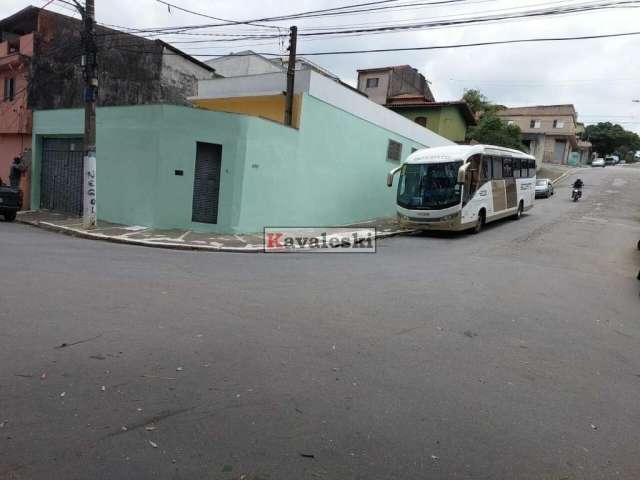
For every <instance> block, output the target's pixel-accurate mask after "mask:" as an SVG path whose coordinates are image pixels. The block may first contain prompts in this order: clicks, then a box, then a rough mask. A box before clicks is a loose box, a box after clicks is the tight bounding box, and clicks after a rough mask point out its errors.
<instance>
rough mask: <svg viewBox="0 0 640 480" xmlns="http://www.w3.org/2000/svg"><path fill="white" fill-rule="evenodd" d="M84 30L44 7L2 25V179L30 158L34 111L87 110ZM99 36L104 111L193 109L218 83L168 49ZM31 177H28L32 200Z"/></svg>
mask: <svg viewBox="0 0 640 480" xmlns="http://www.w3.org/2000/svg"><path fill="white" fill-rule="evenodd" d="M82 30H83V25H82V22H81V21H80V20H78V19H76V18H73V17H68V16H66V15H60V14H58V13H55V12H50V11H47V10H43V9H40V8H36V7H27V8H25V9H23V10H21V11H19V12H17V13H16V14H14V15H12V16H10V17H7V18H5V19H2V20H0V88H2V90H3V91H2V96H1V97H0V112H2V115H0V178H5V179H6V177H8V175H9V169H10V164H11V162H12V160H13V158H14V157H16V156H21V155H22V156H23V157H29V152H30V151H31V148H32V145H31V133H32V111H33V110H47V109H61V108H77V107H81V106H83V104H84V97H83V91H84V79H83V74H82V67H81V65H80V63H81V62H80V59H81V55H82V51H83V48H82V36H81V34H82ZM96 31H97V35H96V38H97V44H98V58H97V61H98V65H99V72H100V73H99V85H100V87H99V95H98V105H99V106H115V105H139V104H152V103H168V104H177V105H189V101H188V97H190V96H193V95H195V94H196V93H197V88H198V81H199V80H201V79H208V78H213V77H214V76H215V73H214V69H213V68H212V67H210V66H208V65H206V64H204V63H202V62H199V61H198V60H196V59H194V58H191V57H189V56H188V55H186V54H184V53H183V52H181V51H179V50H177V49H175V48H173V47H172V46H170V45H168V44H166V43H164V42H161V41H158V40H148V39H145V38H141V37H136V36H133V35H129V34H125V33H122V32H118V31H116V30H111V29H107V28H104V27H100V26H98V27H97V28H96ZM27 166H28V165H27ZM30 176H31V173H30V171H29V169H27V172H26V175H25V176H24V177H23V179H22V184H21V186H22V188H23V190H25V198H26V199H29V198H30V195H29V188H30V183H29V182H30ZM24 207H25V208H29V203H28V200H27V202H25V205H24Z"/></svg>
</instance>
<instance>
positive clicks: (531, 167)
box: [529, 160, 536, 177]
mask: <svg viewBox="0 0 640 480" xmlns="http://www.w3.org/2000/svg"><path fill="white" fill-rule="evenodd" d="M535 176H536V161H535V160H529V177H535Z"/></svg>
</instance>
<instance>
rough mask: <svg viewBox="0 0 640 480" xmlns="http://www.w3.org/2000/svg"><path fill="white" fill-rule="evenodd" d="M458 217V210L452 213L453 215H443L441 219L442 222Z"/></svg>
mask: <svg viewBox="0 0 640 480" xmlns="http://www.w3.org/2000/svg"><path fill="white" fill-rule="evenodd" d="M456 218H458V212H456V213H452V214H451V215H447V216H445V217H442V218H441V219H440V221H442V222H448V221H449V220H454V219H456Z"/></svg>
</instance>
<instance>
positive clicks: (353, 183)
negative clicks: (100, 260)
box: [32, 71, 452, 233]
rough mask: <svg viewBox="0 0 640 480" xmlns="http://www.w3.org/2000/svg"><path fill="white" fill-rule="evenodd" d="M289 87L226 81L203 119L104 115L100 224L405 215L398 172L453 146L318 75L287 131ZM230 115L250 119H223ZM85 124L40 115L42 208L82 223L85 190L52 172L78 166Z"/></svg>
mask: <svg viewBox="0 0 640 480" xmlns="http://www.w3.org/2000/svg"><path fill="white" fill-rule="evenodd" d="M285 86H286V75H284V74H266V75H251V76H247V77H238V78H221V79H216V80H206V81H202V82H200V87H199V94H198V96H197V97H196V98H194V99H193V101H194V102H195V103H196V104H197V105H199V106H200V108H198V109H195V108H186V107H180V106H168V105H150V106H132V107H109V108H99V109H98V113H97V121H98V123H97V132H98V137H97V149H98V160H97V178H98V180H97V191H98V219H99V220H106V221H110V222H114V223H121V224H128V225H143V226H150V227H156V228H186V229H190V230H194V231H204V232H221V233H238V232H259V231H262V229H263V228H264V227H266V226H310V225H317V226H330V225H344V224H348V223H353V222H357V221H363V220H368V219H372V218H378V217H385V216H390V215H395V192H394V191H393V190H391V189H389V188H387V186H386V182H385V179H386V175H387V173H388V171H389V170H391V169H392V168H394V167H395V166H398V165H400V163H401V162H402V161H403V160H404V159H405V158H406V157H407V156H408V155H410V154H411V153H412V151H414V150H415V149H419V148H423V147H427V146H440V145H450V144H452V143H451V142H450V141H448V140H446V139H444V138H442V137H440V136H438V135H435V134H434V133H432V132H430V131H429V130H427V129H424V128H422V127H420V126H419V125H417V124H415V123H414V122H411V121H409V120H407V119H405V118H403V117H401V116H400V115H397V114H395V113H394V112H392V111H390V110H388V109H386V108H384V107H381V106H379V105H376V104H374V103H373V102H371V101H369V100H368V99H367V98H365V97H363V96H362V95H360V94H358V93H356V92H354V91H353V90H350V89H348V88H346V87H344V86H342V85H341V84H339V83H337V82H335V81H333V80H331V79H330V78H327V77H325V76H323V75H320V74H318V73H316V72H314V71H305V72H300V73H299V75H298V76H297V78H296V91H295V95H296V98H297V102H296V106H295V110H296V114H295V117H296V118H297V121H296V126H294V127H289V126H286V125H284V124H282V116H280V117H278V118H269V117H270V115H271V114H272V113H273V111H272V105H273V104H272V102H273V98H274V97H278V96H280V97H283V95H282V91H283V90H284V89H285V88H286V87H285ZM230 105H232V106H235V108H236V109H237V110H238V111H239V112H241V113H232V112H229V111H221V110H220V109H221V108H224V107H229V106H230ZM265 105H270V106H269V107H268V108H266V110H265ZM281 106H282V108H284V103H282V104H281ZM269 112H271V113H269ZM82 118H83V112H82V110H79V109H71V110H49V111H37V112H35V116H34V160H33V164H34V168H33V174H34V181H33V183H34V188H33V191H32V201H33V205H37V206H41V207H43V208H46V207H47V206H48V205H50V204H51V203H54V204H56V203H57V204H58V205H64V207H65V208H71V209H72V210H73V209H75V212H71V213H79V211H80V210H79V208H81V204H80V205H78V200H77V199H81V182H79V181H78V179H77V178H76V177H73V178H69V179H68V181H67V185H66V186H65V188H64V189H63V191H64V192H67V193H66V194H65V195H66V197H65V198H62V197H63V195H62V193H61V191H60V190H59V189H56V186H55V184H54V183H53V182H52V181H51V173H50V172H51V170H52V168H55V162H57V161H59V160H58V159H59V158H61V157H62V158H64V159H66V161H68V162H74V161H75V162H77V161H78V160H77V154H76V153H75V152H76V151H77V150H78V148H79V145H78V144H79V142H81V140H82ZM61 152H62V153H61ZM70 191H72V192H76V194H75V197H74V198H75V199H76V200H74V201H73V202H71V203H68V202H67V199H68V198H69V193H68V192H70ZM65 202H67V203H65Z"/></svg>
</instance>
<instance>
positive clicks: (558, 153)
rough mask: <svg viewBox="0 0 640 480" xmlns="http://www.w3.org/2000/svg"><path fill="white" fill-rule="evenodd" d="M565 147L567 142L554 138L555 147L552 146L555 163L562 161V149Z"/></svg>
mask: <svg viewBox="0 0 640 480" xmlns="http://www.w3.org/2000/svg"><path fill="white" fill-rule="evenodd" d="M566 147H567V142H565V141H564V140H556V144H555V148H554V153H553V155H554V162H555V163H564V151H565V149H566Z"/></svg>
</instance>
